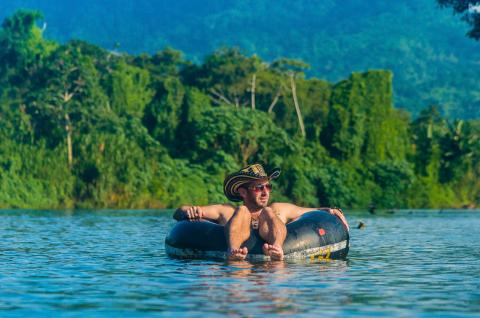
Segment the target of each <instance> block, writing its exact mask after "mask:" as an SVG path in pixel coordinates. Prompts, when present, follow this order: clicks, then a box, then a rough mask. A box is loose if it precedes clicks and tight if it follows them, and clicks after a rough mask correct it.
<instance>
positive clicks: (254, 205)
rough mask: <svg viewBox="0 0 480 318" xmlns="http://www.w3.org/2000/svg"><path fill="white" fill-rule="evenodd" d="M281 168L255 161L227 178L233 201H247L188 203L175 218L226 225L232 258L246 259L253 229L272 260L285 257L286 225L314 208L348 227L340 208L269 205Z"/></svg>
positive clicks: (228, 193)
mask: <svg viewBox="0 0 480 318" xmlns="http://www.w3.org/2000/svg"><path fill="white" fill-rule="evenodd" d="M279 175H280V170H278V169H277V170H274V171H273V172H272V173H270V174H266V173H265V171H264V169H263V167H262V166H261V165H260V164H253V165H250V166H247V167H245V168H243V169H242V170H240V171H238V172H235V173H232V174H230V175H229V176H227V177H226V178H225V182H224V184H223V191H224V193H225V195H226V196H227V198H228V199H229V200H231V201H236V202H240V201H243V204H242V205H240V206H238V207H235V206H233V205H232V204H214V205H207V206H189V205H185V206H182V207H180V208H178V209H177V210H176V211H175V213H174V215H173V217H174V219H176V220H177V221H180V220H192V221H194V220H200V219H206V220H209V221H213V222H216V223H218V224H221V225H224V226H225V237H226V239H227V243H228V251H227V252H228V255H229V259H231V260H243V259H245V258H246V257H247V254H248V249H247V248H246V247H242V244H243V243H244V242H245V241H246V240H248V238H249V237H250V232H251V230H252V229H253V230H258V232H259V234H260V236H261V237H262V238H263V239H264V240H265V242H266V243H265V244H264V245H263V252H264V253H265V255H267V256H270V259H271V260H282V259H283V248H282V247H283V242H284V241H285V238H286V236H287V229H286V226H285V224H287V223H289V222H291V221H293V220H295V219H297V218H298V217H300V216H301V215H302V214H304V213H306V212H309V211H314V210H327V211H329V212H330V213H332V214H335V215H337V216H338V217H339V218H340V219H341V220H342V222H343V224H344V225H345V227H346V228H347V230H348V223H347V221H346V220H345V217H344V216H343V213H342V212H341V211H340V210H339V209H330V208H305V207H299V206H296V205H294V204H291V203H272V204H271V205H270V206H268V201H269V199H270V191H271V190H272V184H271V183H270V181H271V180H272V179H275V178H277V177H278V176H279Z"/></svg>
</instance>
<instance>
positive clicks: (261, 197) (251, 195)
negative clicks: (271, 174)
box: [243, 179, 272, 209]
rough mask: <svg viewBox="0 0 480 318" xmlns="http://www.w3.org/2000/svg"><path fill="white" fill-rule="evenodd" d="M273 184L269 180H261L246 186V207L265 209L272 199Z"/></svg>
mask: <svg viewBox="0 0 480 318" xmlns="http://www.w3.org/2000/svg"><path fill="white" fill-rule="evenodd" d="M271 189H272V188H271V184H270V183H269V181H268V179H261V180H257V181H254V182H251V183H249V184H248V185H246V186H245V190H246V191H245V196H244V197H243V199H244V200H243V201H244V203H245V204H246V205H253V206H255V207H256V208H259V209H260V208H264V207H266V206H267V205H268V200H269V199H270V191H271Z"/></svg>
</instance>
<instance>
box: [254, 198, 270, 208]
mask: <svg viewBox="0 0 480 318" xmlns="http://www.w3.org/2000/svg"><path fill="white" fill-rule="evenodd" d="M257 205H258V206H259V207H260V208H266V207H267V206H268V200H266V201H259V202H257Z"/></svg>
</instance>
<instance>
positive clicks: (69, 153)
mask: <svg viewBox="0 0 480 318" xmlns="http://www.w3.org/2000/svg"><path fill="white" fill-rule="evenodd" d="M65 131H66V132H67V158H68V167H69V168H70V169H71V168H72V165H73V151H72V123H71V121H70V116H69V115H68V114H65Z"/></svg>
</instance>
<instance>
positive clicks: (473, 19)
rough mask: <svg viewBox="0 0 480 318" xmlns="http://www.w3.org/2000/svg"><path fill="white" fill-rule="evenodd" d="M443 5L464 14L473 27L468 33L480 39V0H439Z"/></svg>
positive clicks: (463, 18) (464, 17)
mask: <svg viewBox="0 0 480 318" xmlns="http://www.w3.org/2000/svg"><path fill="white" fill-rule="evenodd" d="M437 2H438V4H440V6H441V7H449V8H452V9H453V11H454V12H455V13H456V14H460V15H461V16H462V20H464V21H466V22H467V23H468V24H470V26H471V27H472V29H471V30H470V31H468V33H467V35H468V36H469V37H471V38H473V39H475V40H477V41H478V40H480V0H437Z"/></svg>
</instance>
